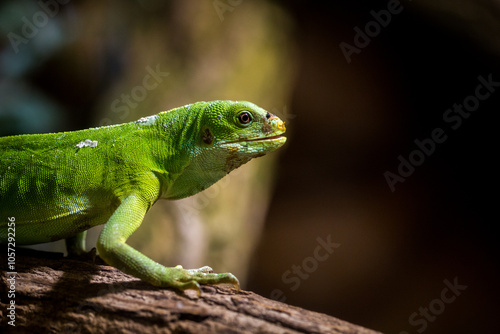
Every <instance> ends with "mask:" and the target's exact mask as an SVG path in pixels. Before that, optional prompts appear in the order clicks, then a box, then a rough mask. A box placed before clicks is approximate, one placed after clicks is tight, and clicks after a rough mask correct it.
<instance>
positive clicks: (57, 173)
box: [0, 101, 286, 293]
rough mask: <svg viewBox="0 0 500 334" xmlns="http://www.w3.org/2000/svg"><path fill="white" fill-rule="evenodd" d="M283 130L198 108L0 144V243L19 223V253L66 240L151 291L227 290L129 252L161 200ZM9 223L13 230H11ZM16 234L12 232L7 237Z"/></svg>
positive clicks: (213, 177)
mask: <svg viewBox="0 0 500 334" xmlns="http://www.w3.org/2000/svg"><path fill="white" fill-rule="evenodd" d="M284 132H285V126H284V123H283V122H282V121H281V120H280V119H279V118H278V117H276V116H274V115H272V114H270V113H268V112H267V111H265V110H264V109H262V108H259V107H258V106H256V105H254V104H252V103H250V102H245V101H212V102H197V103H194V104H190V105H186V106H183V107H180V108H176V109H172V110H170V111H166V112H161V113H159V114H158V115H153V116H149V117H144V118H141V119H139V120H138V121H135V122H131V123H125V124H120V125H112V126H104V127H99V128H92V129H86V130H81V131H73V132H61V133H48V134H37V135H19V136H10V137H1V138H0V243H2V244H6V243H7V240H8V238H7V237H8V230H7V224H8V222H9V219H8V218H11V219H12V217H13V219H15V242H16V245H30V244H38V243H45V242H50V241H55V240H60V239H66V241H67V246H68V251H69V252H71V253H77V254H82V253H84V252H85V249H84V245H85V242H84V241H85V233H86V230H87V229H89V228H91V227H93V226H96V225H101V224H105V225H104V228H103V230H102V232H101V234H100V236H99V239H98V241H97V251H98V252H99V255H100V256H101V257H102V258H103V259H104V261H106V262H107V263H108V264H110V265H112V266H114V267H116V268H118V269H120V270H122V271H124V272H125V273H128V274H131V275H133V276H135V277H138V278H141V279H142V280H144V281H146V282H149V283H151V284H153V285H155V286H160V287H171V288H176V289H180V290H185V289H195V290H197V291H198V293H199V291H200V284H220V283H229V284H233V285H234V286H235V287H237V288H238V287H239V283H238V280H237V278H236V277H235V276H234V275H232V274H230V273H223V274H215V273H213V272H212V269H211V268H210V267H203V268H200V269H191V270H186V269H183V268H182V267H181V266H177V267H165V266H163V265H160V264H158V263H156V262H154V261H153V260H151V259H149V258H148V257H146V256H145V255H143V254H141V253H140V252H138V251H137V250H135V249H133V248H132V247H130V246H129V245H127V244H126V241H127V239H128V237H129V236H130V235H131V234H132V233H133V232H134V231H135V230H136V229H137V228H138V227H139V225H140V224H141V222H142V220H143V218H144V215H145V214H146V212H147V211H148V210H149V208H151V206H152V205H153V204H154V203H155V202H156V201H157V200H159V199H169V200H174V199H180V198H184V197H188V196H191V195H194V194H196V193H198V192H200V191H202V190H204V189H206V188H208V187H209V186H211V185H212V184H214V183H215V182H217V181H218V180H219V179H221V178H222V177H224V176H225V175H226V174H228V173H229V172H230V171H232V170H234V169H235V168H238V167H239V166H241V165H243V164H244V163H246V162H248V161H250V160H251V159H252V158H256V157H260V156H263V155H265V154H267V153H269V152H271V151H274V150H276V149H277V148H279V147H281V146H282V145H283V144H284V143H285V141H286V138H285V137H283V136H281V134H283V133H284ZM10 226H11V225H9V227H10ZM9 232H12V230H9Z"/></svg>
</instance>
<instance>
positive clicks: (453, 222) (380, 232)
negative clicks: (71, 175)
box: [0, 0, 500, 333]
mask: <svg viewBox="0 0 500 334" xmlns="http://www.w3.org/2000/svg"><path fill="white" fill-rule="evenodd" d="M42 2H43V1H42ZM61 2H62V1H61ZM43 3H44V4H48V3H50V4H51V5H50V6H49V5H47V6H49V7H47V6H46V8H45V9H44V8H42V7H43V6H41V5H40V4H39V3H37V2H30V1H3V2H2V4H1V7H0V24H1V26H0V28H1V32H2V40H1V44H0V47H1V50H0V61H1V65H0V75H1V77H0V122H1V123H0V135H11V134H20V133H39V132H49V131H68V130H76V129H82V128H86V127H90V126H99V125H104V124H112V123H120V122H125V121H133V120H135V119H137V118H139V117H140V116H143V115H149V114H153V113H157V112H158V111H160V110H166V109H170V108H173V107H176V106H179V105H182V104H185V103H190V102H194V101H197V100H204V99H216V98H230V99H247V100H251V101H253V102H255V103H257V104H259V105H261V106H262V107H264V108H267V109H268V110H270V111H273V112H274V113H276V114H278V115H279V116H281V117H282V118H284V119H285V120H286V122H287V129H288V131H287V133H288V135H287V136H288V142H287V144H286V146H285V147H284V148H283V149H282V150H281V152H279V153H277V154H275V155H273V157H269V158H268V157H266V158H262V160H264V159H269V160H266V161H273V160H272V159H274V161H275V162H274V163H273V164H270V165H265V168H268V169H269V170H271V169H274V172H273V174H271V175H273V176H272V178H271V179H270V180H266V181H265V182H268V184H269V187H267V188H266V187H264V188H265V190H264V191H265V192H266V193H269V194H272V196H267V195H265V196H262V198H264V200H265V201H266V203H267V204H266V205H263V207H264V208H265V209H266V211H264V212H263V213H262V214H261V216H262V225H259V226H260V227H259V228H258V230H256V231H254V232H253V234H252V235H253V236H254V238H253V239H252V240H253V241H252V243H253V246H249V248H248V252H249V254H248V255H246V256H247V257H248V261H249V263H250V264H249V267H247V268H246V270H243V271H242V272H244V274H242V275H244V276H245V277H246V279H245V278H243V280H244V281H246V284H245V288H246V289H249V290H252V291H255V292H257V293H259V294H261V295H263V296H266V297H269V298H275V299H279V300H283V301H285V302H286V303H289V304H292V305H297V306H301V307H304V308H307V309H311V310H315V311H319V312H324V313H327V314H330V315H333V316H336V317H339V318H341V319H344V320H347V321H350V322H353V323H356V324H359V325H362V326H366V327H369V328H372V329H375V330H379V331H382V332H385V333H405V332H407V333H424V332H425V333H496V332H497V331H498V330H497V325H496V321H495V316H496V313H498V311H499V308H498V306H497V305H498V297H499V296H500V295H499V288H498V282H499V278H500V275H499V270H498V256H497V254H498V251H497V246H495V242H496V239H494V237H493V236H494V234H495V233H497V232H495V231H494V224H495V223H494V222H495V221H497V220H496V219H498V218H496V215H495V214H494V208H495V206H496V205H495V203H494V198H496V195H494V191H495V188H494V187H495V186H494V185H495V184H496V182H497V179H498V177H497V172H496V171H497V170H498V168H497V167H498V164H497V163H496V159H495V154H496V153H495V152H497V151H498V150H497V149H494V145H493V144H494V142H496V140H495V141H494V133H496V132H497V127H498V125H497V123H496V121H494V117H493V115H494V114H495V113H496V112H497V111H498V110H499V106H500V66H499V64H500V63H499V60H500V39H499V38H498V34H499V32H500V2H498V1H496V0H482V1H473V0H461V1H446V0H438V1H430V0H423V1H409V0H408V1H401V2H399V1H393V0H390V1H337V2H335V3H333V4H325V3H323V2H313V3H311V2H306V1H299V0H296V1H252V2H250V1H236V0H235V1H225V0H220V1H219V0H215V1H206V2H199V3H198V4H195V3H190V4H186V3H183V2H182V1H174V2H166V3H163V2H160V1H152V0H150V1H136V2H127V3H122V2H117V1H110V2H107V3H106V4H95V3H91V2H83V1H71V2H69V3H67V4H58V3H57V6H56V5H54V3H56V2H55V1H52V2H51V1H46V2H43ZM55 8H57V11H56V10H55ZM40 11H44V13H46V14H45V18H46V20H44V15H42V14H37V13H38V12H40ZM51 14H54V15H51ZM23 18H25V19H26V20H27V21H28V22H30V23H31V25H34V23H37V25H38V26H39V27H38V28H37V26H35V28H34V29H33V28H32V27H30V24H27V23H26V20H25V19H23ZM377 19H378V21H377ZM30 29H31V30H30ZM37 29H38V30H37ZM13 33H14V34H13ZM157 64H159V69H160V70H161V73H167V72H168V73H169V74H168V75H166V74H165V75H164V76H163V77H161V78H160V79H159V80H160V81H159V87H158V89H155V90H154V91H151V92H150V91H146V92H147V94H146V95H147V96H144V95H140V94H139V93H140V92H139V90H136V92H135V93H136V94H135V100H133V101H132V102H131V103H133V104H128V105H127V104H126V102H124V101H123V100H119V101H118V102H115V101H116V100H117V99H120V97H121V94H122V92H125V93H134V87H136V85H140V83H141V80H142V79H143V78H144V76H145V74H146V73H149V72H148V69H147V67H148V66H149V69H150V70H151V69H152V70H155V69H156V68H157ZM488 82H489V83H488ZM480 85H482V86H483V87H479V88H478V86H480ZM114 103H115V104H114ZM463 104H465V106H464V107H462V111H461V112H458V111H456V110H458V108H459V106H458V105H463ZM118 105H119V106H120V107H125V106H127V107H126V108H122V109H119V110H118V108H116V107H117V106H118ZM449 109H451V111H449ZM454 110H455V111H454ZM450 117H453V118H450ZM459 122H460V123H459ZM436 129H442V133H443V134H441V135H434V136H435V139H434V140H433V141H432V144H431V138H432V137H433V133H436V132H435V131H436ZM437 131H439V130H437ZM444 138H445V139H444ZM416 141H417V142H424V143H427V146H426V147H427V150H428V151H427V153H428V154H425V152H424V153H419V152H423V151H424V150H423V149H422V148H419V146H417V144H416ZM429 152H431V153H429ZM259 160H261V159H259ZM401 161H405V162H403V163H402V162H401ZM406 161H413V164H414V165H416V166H413V167H410V165H409V164H411V162H406ZM400 164H403V165H405V166H403V167H401V166H400ZM398 168H399V171H398ZM400 173H403V174H404V175H399V174H400ZM405 173H406V174H405ZM252 175H253V174H252ZM259 175H260V174H259V173H256V174H255V175H254V176H252V180H250V181H249V183H248V184H257V183H258V182H260V181H259V180H260V179H259ZM388 179H389V182H388ZM403 180H404V182H401V181H403ZM391 182H392V187H391V185H390V184H389V183H391ZM233 183H234V182H233ZM259 189H260V188H259ZM264 191H263V192H262V193H264ZM258 194H259V192H257V195H253V197H252V196H249V197H248V198H245V199H244V200H242V202H244V203H247V204H246V205H247V207H249V208H255V207H257V206H258V205H255V202H256V201H258V200H259V198H258V196H259V195H258ZM262 198H261V200H262ZM495 202H496V201H495ZM228 204H229V205H230V203H228ZM221 210H222V211H224V209H221ZM228 210H229V209H228ZM251 212H253V211H251ZM246 216H248V215H246ZM259 217H260V216H259ZM259 219H260V218H259ZM157 228H159V227H157ZM154 229H155V228H153V230H154ZM236 233H238V232H237V231H236ZM233 235H234V234H233ZM239 235H242V236H241V238H243V239H245V236H246V234H245V233H239ZM259 235H260V237H259ZM231 238H234V237H231ZM160 242H161V240H160ZM142 243H146V244H147V243H148V241H147V240H146V241H143V242H142ZM137 244H139V245H140V244H141V241H137ZM325 244H329V245H330V246H329V247H326V248H325V247H324V245H325ZM149 247H151V246H149ZM138 248H140V247H139V246H138ZM228 254H230V253H228ZM222 257H223V256H222ZM162 263H163V262H162ZM164 264H166V265H174V264H177V263H164ZM182 264H184V263H182ZM205 264H210V263H202V265H205ZM228 268H229V269H231V266H228ZM217 271H221V270H217Z"/></svg>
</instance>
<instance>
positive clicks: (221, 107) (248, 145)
mask: <svg viewBox="0 0 500 334" xmlns="http://www.w3.org/2000/svg"><path fill="white" fill-rule="evenodd" d="M202 114H203V115H202V119H201V122H200V125H201V127H200V128H201V131H200V147H201V149H202V150H205V151H206V155H207V156H206V158H209V156H211V157H212V159H217V160H218V161H219V162H223V163H224V164H223V166H222V167H223V170H224V172H225V173H229V172H230V171H232V170H233V169H235V168H238V167H239V166H241V165H243V164H244V163H246V162H248V161H250V160H251V159H252V158H257V157H261V156H263V155H265V154H267V153H269V152H272V151H274V150H276V149H278V148H279V147H281V146H283V144H284V143H285V142H286V137H283V136H282V134H283V133H284V132H285V123H284V122H283V121H282V120H281V119H280V118H279V117H277V116H275V115H273V114H271V113H270V112H268V111H266V110H264V109H262V108H260V107H258V106H256V105H255V104H253V103H250V102H246V101H213V102H210V103H208V104H207V106H206V107H205V108H204V110H203V112H202Z"/></svg>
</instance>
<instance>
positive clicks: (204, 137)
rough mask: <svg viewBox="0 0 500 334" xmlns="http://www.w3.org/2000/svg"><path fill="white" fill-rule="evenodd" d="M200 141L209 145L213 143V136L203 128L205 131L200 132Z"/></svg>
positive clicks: (207, 129) (208, 130)
mask: <svg viewBox="0 0 500 334" xmlns="http://www.w3.org/2000/svg"><path fill="white" fill-rule="evenodd" d="M201 139H202V140H203V142H204V143H205V144H207V145H210V144H212V142H213V141H214V135H213V134H212V132H211V131H210V129H209V128H205V130H203V131H202V134H201Z"/></svg>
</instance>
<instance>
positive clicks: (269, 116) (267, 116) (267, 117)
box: [266, 111, 272, 119]
mask: <svg viewBox="0 0 500 334" xmlns="http://www.w3.org/2000/svg"><path fill="white" fill-rule="evenodd" d="M271 116H272V114H271V113H270V112H269V111H268V112H267V114H266V119H270V118H271Z"/></svg>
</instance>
